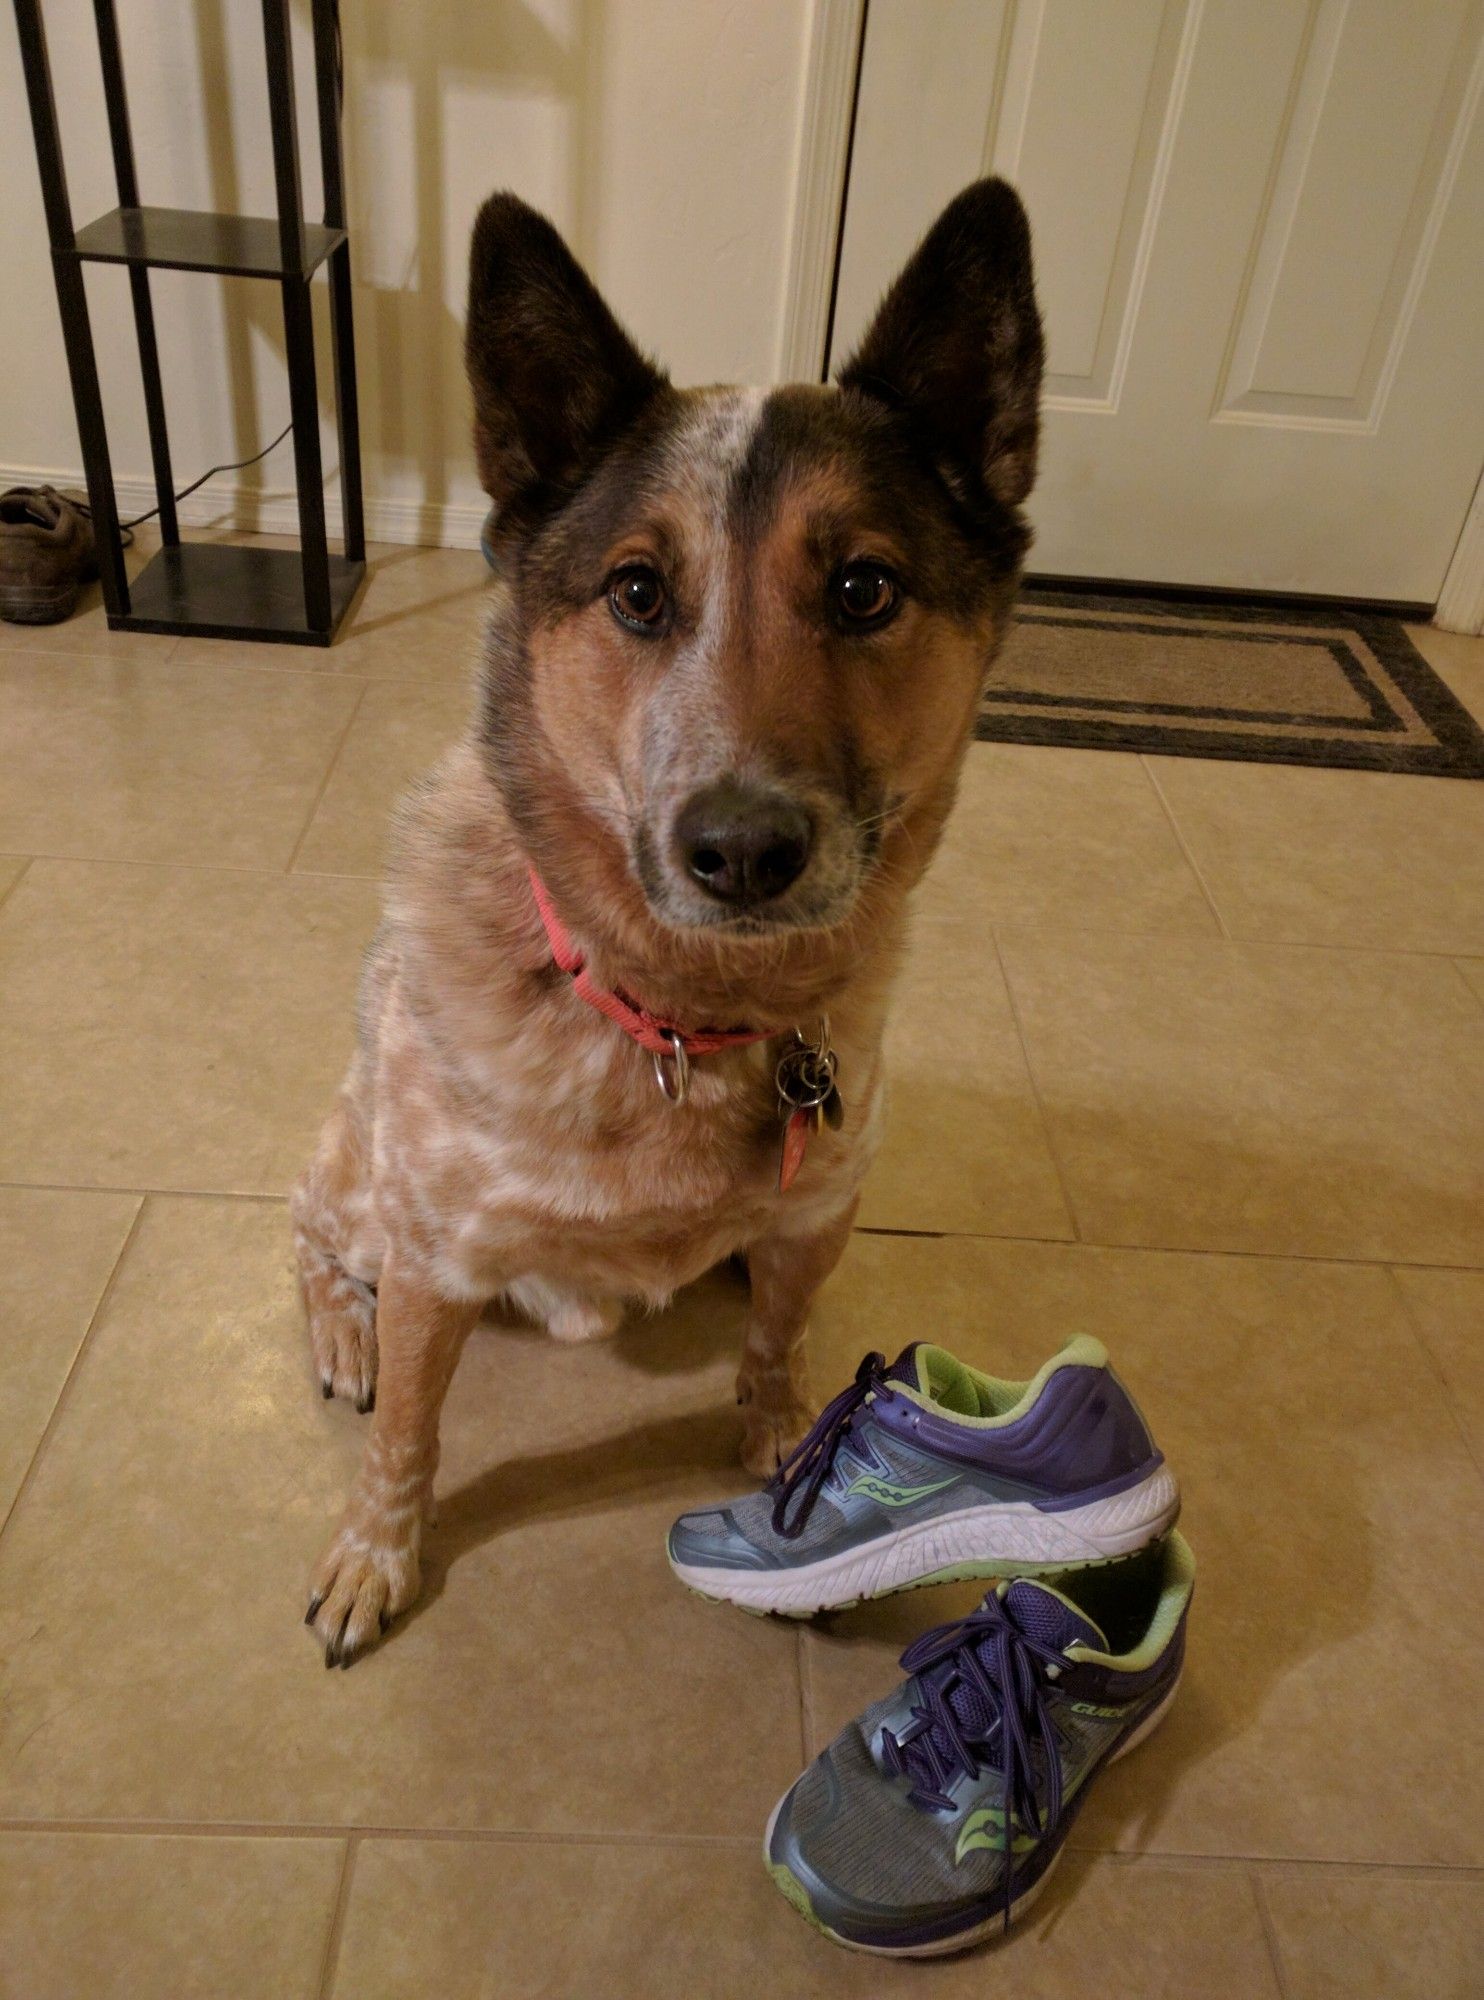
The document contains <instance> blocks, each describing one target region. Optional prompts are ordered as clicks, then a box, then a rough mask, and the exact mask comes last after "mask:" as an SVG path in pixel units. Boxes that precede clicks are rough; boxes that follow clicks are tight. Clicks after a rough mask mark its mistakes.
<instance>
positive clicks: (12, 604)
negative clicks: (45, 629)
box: [0, 583, 82, 625]
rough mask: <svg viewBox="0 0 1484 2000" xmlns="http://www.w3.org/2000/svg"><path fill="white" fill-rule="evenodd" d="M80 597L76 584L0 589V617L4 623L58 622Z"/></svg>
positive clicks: (67, 614)
mask: <svg viewBox="0 0 1484 2000" xmlns="http://www.w3.org/2000/svg"><path fill="white" fill-rule="evenodd" d="M81 596H82V585H81V584H79V583H64V584H57V585H54V586H49V587H46V588H40V587H38V588H34V589H33V588H31V587H29V586H26V585H15V586H12V587H11V588H9V589H4V588H0V619H4V621H5V623H6V624H7V625H59V624H60V623H61V622H62V620H63V619H64V618H70V617H71V616H72V614H73V612H74V611H75V610H76V609H77V603H78V599H79V598H80V597H81Z"/></svg>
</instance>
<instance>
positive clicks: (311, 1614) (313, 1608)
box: [304, 1593, 325, 1625]
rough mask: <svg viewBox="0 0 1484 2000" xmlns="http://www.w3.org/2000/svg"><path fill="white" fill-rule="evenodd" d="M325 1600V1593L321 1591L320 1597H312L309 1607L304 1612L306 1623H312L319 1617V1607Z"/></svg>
mask: <svg viewBox="0 0 1484 2000" xmlns="http://www.w3.org/2000/svg"><path fill="white" fill-rule="evenodd" d="M324 1601H325V1600H324V1594H323V1593H321V1594H320V1595H319V1596H318V1597H311V1598H310V1600H309V1609H308V1610H307V1611H306V1612H305V1613H304V1623H305V1624H306V1625H312V1624H313V1623H314V1621H315V1619H316V1618H318V1616H319V1608H320V1606H321V1605H322V1604H323V1603H324Z"/></svg>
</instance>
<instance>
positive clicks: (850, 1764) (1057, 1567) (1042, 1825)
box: [668, 1336, 1195, 1957]
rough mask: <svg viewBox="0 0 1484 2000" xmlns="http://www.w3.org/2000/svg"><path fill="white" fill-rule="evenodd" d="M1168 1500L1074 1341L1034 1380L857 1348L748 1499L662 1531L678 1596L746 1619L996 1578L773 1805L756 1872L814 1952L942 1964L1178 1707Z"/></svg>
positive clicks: (1189, 1574)
mask: <svg viewBox="0 0 1484 2000" xmlns="http://www.w3.org/2000/svg"><path fill="white" fill-rule="evenodd" d="M1179 1508H1180V1497H1179V1489H1178V1488H1177V1486H1176V1484H1175V1480H1174V1478H1173V1476H1172V1475H1171V1473H1170V1471H1169V1468H1168V1467H1167V1466H1166V1464H1165V1462H1164V1459H1163V1457H1162V1455H1161V1454H1160V1453H1159V1451H1157V1450H1156V1449H1155V1446H1154V1442H1153V1440H1152V1438H1151V1437H1150V1435H1149V1430H1148V1427H1147V1425H1146V1424H1145V1422H1144V1419H1143V1417H1142V1416H1141V1415H1140V1413H1139V1410H1138V1408H1137V1406H1136V1404H1135V1403H1134V1401H1133V1399H1132V1397H1131V1396H1130V1395H1129V1393H1128V1391H1127V1390H1126V1389H1125V1388H1124V1386H1123V1384H1122V1383H1121V1382H1120V1381H1119V1379H1118V1377H1117V1376H1116V1375H1115V1374H1114V1372H1113V1370H1112V1369H1111V1367H1110V1366H1109V1364H1108V1355H1107V1351H1106V1349H1105V1348H1104V1347H1103V1346H1102V1344H1101V1343H1100V1342H1099V1341H1096V1340H1092V1339H1090V1338H1088V1337H1086V1336H1079V1337H1078V1338H1076V1339H1075V1340H1072V1341H1070V1342H1069V1343H1068V1344H1067V1346H1065V1347H1064V1348H1063V1349H1062V1350H1061V1351H1060V1353H1058V1354H1055V1355H1053V1356H1052V1358H1051V1359H1050V1360H1049V1361H1048V1362H1047V1363H1046V1365H1045V1366H1044V1367H1043V1368H1042V1369H1041V1370H1040V1371H1039V1373H1038V1374H1036V1375H1035V1376H1034V1377H1033V1378H1032V1379H1031V1380H1030V1381H1029V1382H1006V1381H1000V1380H998V1379H996V1378H995V1377H993V1376H989V1375H984V1374H981V1373H980V1372H979V1370H978V1369H975V1368H969V1367H967V1366H965V1364H964V1363H963V1362H961V1361H958V1360H956V1359H955V1358H954V1356H953V1355H951V1354H949V1353H947V1352H946V1350H944V1349H943V1348H941V1347H934V1346H931V1345H929V1344H927V1343H925V1342H914V1343H913V1344H912V1345H911V1346H910V1347H908V1348H906V1349H905V1350H904V1351H903V1353H902V1354H900V1355H899V1356H898V1358H897V1359H896V1360H895V1361H894V1362H893V1363H892V1364H891V1366H890V1367H888V1366H887V1364H886V1361H885V1358H884V1357H883V1356H882V1355H880V1354H868V1355H867V1356H866V1358H865V1360H864V1361H862V1363H861V1365H860V1367H859V1369H858V1370H857V1371H856V1376H855V1380H854V1381H853V1382H852V1383H851V1384H850V1385H849V1386H848V1387H847V1388H845V1389H843V1390H842V1391H841V1392H840V1394H839V1395H838V1396H836V1397H835V1399H834V1400H833V1402H831V1403H830V1404H829V1405H828V1407H827V1408H826V1409H825V1410H824V1411H823V1412H822V1413H821V1415H820V1417H819V1419H818V1421H817V1422H816V1423H815V1425H814V1427H813V1429H812V1430H811V1431H810V1432H809V1435H808V1436H807V1437H806V1438H805V1439H804V1441H803V1443H802V1444H801V1445H800V1446H799V1448H798V1450H797V1451H796V1452H794V1454H793V1455H792V1457H791V1458H790V1459H789V1460H788V1462H787V1464H785V1465H784V1466H783V1467H782V1468H781V1469H780V1471H779V1472H778V1474H777V1475H776V1476H775V1477H774V1479H773V1480H772V1481H771V1482H770V1484H769V1485H768V1486H767V1488H766V1489H765V1490H764V1491H763V1492H761V1493H753V1494H750V1495H748V1496H747V1497H746V1498H745V1499H742V1500H737V1501H734V1502H733V1503H731V1504H730V1505H729V1506H725V1507H720V1508H715V1509H710V1510H707V1511H704V1512H698V1513H692V1514H683V1515H682V1516H681V1517H680V1519H679V1520H678V1521H677V1522H676V1523H675V1525H674V1527H673V1528H672V1529H671V1530H670V1536H669V1545H668V1546H669V1556H670V1563H671V1566H672V1568H673V1569H674V1571H675V1574H676V1575H677V1576H678V1577H679V1578H680V1580H681V1582H682V1583H684V1584H686V1585H687V1586H688V1587H689V1588H690V1589H692V1590H695V1591H697V1592H699V1593H700V1594H701V1595H702V1596H704V1597H708V1598H711V1599H714V1600H716V1601H719V1602H723V1603H728V1604H735V1605H738V1606H740V1607H741V1608H742V1609H743V1610H745V1611H754V1612H770V1611H771V1612H781V1613H783V1614H784V1615H785V1616H789V1617H796V1618H807V1617H811V1616H813V1615H814V1614H815V1613H816V1612H819V1611H827V1610H839V1609H843V1608H844V1607H846V1606H848V1605H852V1604H857V1603H859V1602H860V1601H861V1600H862V1599H863V1598H868V1597H881V1596H885V1595H887V1594H888V1593H890V1592H893V1591H899V1590H910V1589H913V1588H915V1587H916V1586H917V1585H919V1584H928V1583H944V1582H949V1581H951V1580H956V1579H961V1578H967V1577H995V1578H997V1579H999V1581H998V1582H997V1583H996V1584H995V1586H994V1588H993V1589H992V1590H991V1591H990V1592H989V1594H988V1596H986V1597H985V1599H984V1600H983V1602H982V1604H980V1605H979V1607H978V1608H977V1609H976V1610H974V1611H971V1612H970V1613H969V1614H968V1615H967V1616H966V1617H964V1618H961V1619H958V1620H956V1621H955V1622H953V1623H951V1624H948V1625H943V1626H939V1627H937V1628H935V1629H934V1630H932V1631H930V1632H926V1633H924V1634H923V1636H922V1637H921V1638H920V1639H918V1640H916V1641H915V1642H914V1643H913V1644H912V1645H911V1646H909V1647H908V1649H907V1651H906V1652H905V1653H904V1654H903V1655H902V1662H901V1663H902V1666H903V1667H904V1668H905V1669H906V1671H907V1674H908V1676H909V1678H908V1679H907V1680H906V1681H905V1682H904V1683H903V1684H902V1685H901V1686H899V1687H898V1688H897V1689H896V1690H895V1691H894V1692H893V1693H891V1694H889V1695H888V1696H886V1698H885V1699H884V1700H882V1701H878V1702H875V1703H873V1704H872V1706H871V1707H870V1708H868V1709H866V1710H865V1712H864V1713H863V1714H862V1715H859V1716H857V1717H856V1719H855V1720H854V1721H853V1722H851V1723H850V1724H849V1725H848V1726H847V1727H846V1728H845V1729H844V1730H843V1731H842V1732H841V1733H840V1735H839V1736H837V1737H836V1739H835V1741H834V1742H833V1743H832V1744H830V1746H829V1748H828V1749H827V1750H825V1751H824V1752H822V1754H821V1755H820V1756H818V1757H817V1758H816V1759H815V1760H814V1762H813V1763H812V1764H811V1765H810V1766H809V1768H808V1770H806V1771H805V1772H804V1774H803V1776H802V1777H800V1778H799V1779H798V1780H797V1781H796V1782H795V1783H794V1784H793V1785H792V1786H791V1787H790V1789H789V1790H788V1792H787V1793H785V1795H784V1797H783V1798H782V1799H781V1800H780V1801H779V1802H778V1805H777V1806H776V1807H775V1808H774V1811H773V1815H772V1817H771V1819H770V1820H769V1821H768V1828H767V1832H766V1834H765V1835H764V1839H763V1852H764V1858H765V1861H766V1863H767V1867H768V1870H769V1873H770V1874H771V1875H772V1877H773V1879H774V1881H775V1882H776V1883H777V1885H778V1887H779V1888H780V1889H781V1890H782V1892H783V1894H784V1895H785V1896H786V1897H787V1898H788V1900H789V1901H790V1902H791V1903H792V1904H793V1905H794V1906H795V1908H796V1909H798V1910H799V1911H800V1913H801V1914H802V1915H803V1916H805V1917H806V1918H807V1919H808V1920H809V1921H810V1922H811V1923H813V1924H814V1925H816V1926H817V1927H818V1928H819V1929H820V1930H822V1931H823V1932H824V1933H825V1935H826V1936H827V1937H830V1938H832V1939H834V1940H835V1941H836V1942H837V1943H839V1944H845V1945H851V1946H854V1947H855V1948H856V1949H858V1950H863V1951H874V1952H881V1953H887V1954H891V1955H895V1956H903V1957H930V1956H936V1955H938V1954H941V1953H945V1952H951V1951H960V1950H962V1949H963V1948H964V1947H965V1946H966V1945H970V1944H973V1943H975V1942H976V1941H977V1940H978V1939H980V1938H981V1937H984V1936H986V1935H988V1934H989V1933H990V1932H992V1931H994V1930H996V1929H999V1928H1000V1927H1002V1926H1003V1927H1006V1928H1008V1926H1009V1925H1010V1923H1011V1922H1013V1921H1014V1919H1015V1918H1016V1917H1017V1916H1019V1915H1020V1913H1021V1912H1022V1911H1023V1910H1025V1909H1026V1908H1027V1907H1028V1906H1029V1904H1030V1903H1031V1902H1032V1901H1033V1900H1034V1899H1035V1897H1036V1896H1037V1895H1038V1894H1039V1892H1040V1890H1041V1889H1042V1887H1043V1886H1044V1884H1045V1882H1046V1880H1047V1877H1048V1876H1049V1874H1050V1872H1051V1869H1052V1867H1053V1866H1054V1865H1055V1863H1056V1861H1057V1859H1058V1857H1059V1855H1060V1852H1061V1848H1062V1845H1063V1843H1064V1841H1065V1840H1066V1837H1067V1834H1068V1832H1069V1831H1070V1829H1071V1826H1072V1823H1073V1820H1074V1819H1075V1817H1076V1814H1077V1812H1078V1810H1079V1808H1080V1806H1081V1804H1082V1801H1083V1799H1084V1797H1085V1796H1086V1793H1087V1790H1088V1786H1089V1782H1090V1780H1091V1779H1092V1778H1093V1777H1094V1776H1095V1775H1096V1774H1097V1773H1098V1771H1100V1770H1101V1769H1102V1768H1103V1767H1104V1766H1105V1765H1107V1764H1109V1763H1111V1762H1112V1761H1113V1759H1114V1758H1115V1757H1120V1756H1122V1755H1123V1753H1124V1752H1125V1751H1126V1750H1131V1749H1132V1748H1133V1747H1134V1745H1135V1744H1136V1743H1137V1742H1139V1741H1140V1739H1141V1738H1143V1737H1144V1736H1146V1735H1147V1734H1148V1733H1149V1731H1150V1730H1151V1729H1153V1728H1154V1727H1155V1725H1156V1724H1157V1723H1158V1722H1159V1720H1160V1719H1161V1717H1162V1716H1163V1715H1164V1713H1165V1712H1166V1710H1167V1709H1168V1708H1169V1705H1170V1703H1171V1702H1172V1701H1173V1699H1174V1696H1175V1691H1176V1688H1177V1687H1178V1685H1179V1680H1180V1669H1181V1664H1182V1661H1183V1658H1184V1652H1185V1623H1186V1614H1187V1611H1188V1609H1189V1605H1190V1597H1191V1588H1192V1583H1193V1580H1194V1573H1195V1564H1194V1560H1193V1558H1192V1556H1191V1552H1190V1549H1189V1546H1188V1545H1187V1543H1186V1542H1185V1540H1184V1538H1183V1537H1182V1536H1181V1535H1179V1534H1178V1533H1176V1532H1175V1530H1174V1523H1175V1519H1176V1516H1177V1514H1178V1513H1179ZM1053 1577H1054V1578H1055V1581H1054V1582H1053V1581H1052V1580H1051V1579H1052V1578H1053Z"/></svg>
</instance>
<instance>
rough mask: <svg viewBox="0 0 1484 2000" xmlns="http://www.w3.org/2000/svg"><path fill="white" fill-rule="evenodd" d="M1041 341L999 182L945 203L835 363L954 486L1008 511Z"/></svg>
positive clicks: (1019, 212) (1016, 215)
mask: <svg viewBox="0 0 1484 2000" xmlns="http://www.w3.org/2000/svg"><path fill="white" fill-rule="evenodd" d="M1043 359H1044V346H1043V342H1042V339H1041V316H1040V314H1039V313H1038V312H1037V310H1036V290H1035V280H1034V276H1033V273H1032V269H1031V232H1030V225H1029V224H1028V222H1027V221H1026V216H1025V210H1024V208H1022V206H1021V204H1020V197H1019V196H1018V195H1017V194H1016V192H1015V190H1014V189H1013V188H1012V187H1009V186H1008V185H1007V184H1006V183H1005V182H1004V181H1000V180H985V181H976V182H975V183H974V185H973V186H972V187H967V188H965V189H964V191H963V193H962V194H960V195H957V196H955V198H954V199H953V200H952V201H951V202H950V203H949V204H948V206H947V208H945V209H944V211H943V213H942V214H941V215H940V216H939V217H938V220H937V221H936V222H935V223H934V224H933V226H932V228H931V229H930V230H929V231H928V233H927V235H926V236H925V237H924V238H923V240H922V242H921V243H920V244H919V245H918V247H917V249H916V250H915V251H914V252H913V254H912V256H911V258H910V259H909V260H908V263H907V266H906V268H905V270H903V272H902V274H901V276H900V277H899V278H898V279H897V281H896V283H895V284H894V285H893V286H892V287H891V289H890V291H889V292H888V293H887V294H886V297H885V298H884V299H883V300H882V302H881V305H880V307H879V308H878V310H877V313H876V317H875V319H874V320H872V322H871V325H870V328H869V330H868V331H867V333H866V336H865V338H864V340H862V342H861V344H860V346H859V347H858V348H857V349H856V351H855V353H854V354H853V355H852V356H851V357H850V359H849V360H848V361H847V362H846V363H845V365H844V367H843V368H841V370H840V371H839V378H838V379H839V382H840V386H841V388H842V389H854V390H858V391H860V392H861V393H862V394H863V395H867V396H872V397H874V398H876V399H877V401H879V402H884V403H887V404H888V405H890V407H891V408H893V409H895V410H899V411H901V412H902V414H903V415H904V416H905V417H906V419H907V420H908V421H909V422H910V423H911V424H912V426H913V427H914V429H915V430H916V432H917V434H918V436H919V437H920V438H921V440H922V442H923V444H924V445H925V446H926V448H927V450H928V452H929V454H930V455H931V457H932V459H933V460H934V462H935V463H936V464H937V466H938V468H939V471H940V472H941V473H942V475H943V476H944V477H945V478H946V479H947V480H948V482H949V484H950V485H951V486H952V487H953V488H954V489H955V490H956V491H959V492H961V493H962V492H964V491H965V490H967V492H968V493H969V494H970V495H972V494H973V493H974V492H975V490H976V489H982V490H983V491H985V492H988V493H990V494H992V495H993V496H994V498H995V499H997V500H999V501H1002V502H1004V503H1005V504H1006V505H1007V506H1011V507H1016V506H1019V504H1020V502H1021V501H1022V500H1024V499H1025V497H1026V495H1027V494H1028V493H1029V492H1030V490H1031V486H1032V484H1033V483H1034V480H1035V476H1036V442H1037V437H1038V434H1039V430H1040V416H1039V405H1040V397H1041V367H1042V362H1043Z"/></svg>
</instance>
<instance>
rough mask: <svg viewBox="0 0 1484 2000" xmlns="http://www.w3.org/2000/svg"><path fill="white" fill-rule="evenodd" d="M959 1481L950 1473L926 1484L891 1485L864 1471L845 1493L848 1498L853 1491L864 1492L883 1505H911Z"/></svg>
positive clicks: (868, 1497) (852, 1481) (869, 1498)
mask: <svg viewBox="0 0 1484 2000" xmlns="http://www.w3.org/2000/svg"><path fill="white" fill-rule="evenodd" d="M957 1483H958V1478H957V1474H950V1475H949V1477H948V1478H947V1479H930V1480H929V1481H928V1483H927V1484H926V1485H925V1486H891V1485H888V1483H887V1482H886V1480H884V1479H878V1478H877V1477H876V1475H875V1473H874V1472H863V1473H861V1475H860V1477H859V1478H858V1479H852V1480H851V1482H850V1484H849V1485H848V1486H847V1487H846V1489H845V1493H846V1497H847V1499H848V1498H849V1496H850V1495H851V1494H852V1493H864V1494H865V1496H866V1498H867V1499H868V1500H875V1501H876V1502H878V1504H879V1505H881V1506H882V1507H910V1506H911V1505H912V1502H913V1501H914V1500H925V1499H926V1498H927V1496H928V1495H929V1493H941V1492H942V1491H943V1489H944V1487H945V1486H954V1485H956V1484H957Z"/></svg>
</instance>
